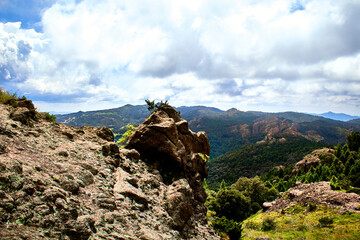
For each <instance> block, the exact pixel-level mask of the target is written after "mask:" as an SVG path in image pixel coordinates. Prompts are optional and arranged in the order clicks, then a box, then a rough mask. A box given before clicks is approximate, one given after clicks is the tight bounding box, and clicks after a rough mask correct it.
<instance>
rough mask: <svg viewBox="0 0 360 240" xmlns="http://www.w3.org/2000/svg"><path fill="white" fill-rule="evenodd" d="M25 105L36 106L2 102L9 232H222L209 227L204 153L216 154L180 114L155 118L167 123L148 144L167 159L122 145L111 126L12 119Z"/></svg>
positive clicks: (1, 184)
mask: <svg viewBox="0 0 360 240" xmlns="http://www.w3.org/2000/svg"><path fill="white" fill-rule="evenodd" d="M19 108H20V109H21V108H26V109H28V110H30V109H29V108H27V107H26V105H25V103H24V105H22V106H20V105H18V106H16V105H14V106H13V105H9V104H8V105H5V104H0V236H1V239H109V240H111V239H156V240H157V239H219V237H218V236H217V235H216V234H215V232H214V231H213V230H212V229H211V228H209V226H207V224H206V217H205V212H206V208H205V207H204V204H203V202H204V200H205V195H204V190H203V189H202V187H201V181H202V179H203V177H204V176H206V173H207V169H206V166H205V163H204V162H203V160H202V159H199V158H198V157H197V156H199V155H197V154H196V153H204V154H208V153H209V146H208V141H207V138H206V136H205V134H204V133H198V134H195V133H192V132H191V131H189V130H188V128H187V123H186V122H184V121H183V120H182V119H180V117H179V116H176V115H171V112H170V114H168V113H166V112H158V113H156V114H153V115H152V116H151V117H150V118H149V119H158V120H159V122H158V123H154V122H153V123H152V125H155V126H153V127H151V131H152V132H151V134H155V133H156V134H155V135H153V138H154V142H155V143H156V144H154V143H151V139H150V138H149V139H146V141H145V142H146V143H149V146H148V147H147V148H144V149H146V150H147V151H149V152H151V153H152V154H153V153H154V154H155V155H156V156H157V157H162V158H161V159H160V158H156V159H157V160H156V161H153V162H152V161H150V160H149V159H148V157H149V156H153V155H147V153H148V152H147V151H143V150H142V149H140V148H137V147H133V148H129V149H119V148H118V147H117V146H116V145H115V144H114V143H112V142H111V140H112V139H113V138H112V137H113V136H112V134H111V133H110V132H109V131H108V129H105V128H101V129H99V128H94V127H89V126H85V127H81V128H78V127H69V126H65V125H63V124H58V123H51V122H48V121H46V120H44V119H41V118H40V119H37V118H36V117H34V116H33V115H32V114H30V115H27V114H24V115H23V117H24V119H22V120H19V119H17V118H15V119H14V118H11V117H13V116H14V115H13V114H14V113H16V112H17V111H18V112H21V111H22V110H21V111H20V110H18V109H19ZM30 108H31V107H30ZM23 110H24V109H23ZM164 118H166V121H163V120H164ZM149 119H148V120H147V122H148V123H151V122H152V121H150V120H149ZM156 124H158V125H156ZM170 130H172V131H170ZM157 132H160V133H157ZM144 134H146V133H144ZM165 135H166V137H165ZM156 137H158V138H156ZM155 138H156V139H155ZM143 140H144V138H141V141H143ZM161 140H163V141H164V142H161ZM133 141H136V137H133ZM141 141H140V142H141ZM203 145H204V146H203ZM156 149H157V150H156ZM158 151H159V152H160V154H156V153H157V152H158ZM145 160H146V161H145ZM164 162H169V163H170V162H171V164H170V165H169V166H173V163H176V164H177V165H175V166H176V167H177V168H176V169H175V170H174V172H176V174H175V175H173V177H174V178H175V179H174V181H172V179H170V180H169V182H166V181H164V178H165V177H164V176H163V172H161V171H160V170H162V169H164V168H162V167H161V164H163V163H164ZM154 163H156V164H154ZM182 171H184V172H182Z"/></svg>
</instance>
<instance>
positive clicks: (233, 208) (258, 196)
mask: <svg viewBox="0 0 360 240" xmlns="http://www.w3.org/2000/svg"><path fill="white" fill-rule="evenodd" d="M346 139H347V141H346V143H345V144H344V145H340V144H339V145H338V146H335V147H333V146H329V147H330V149H332V151H328V152H327V153H324V154H319V156H318V157H319V159H320V160H321V163H319V164H318V165H317V166H316V167H313V166H311V167H310V168H309V169H302V170H300V171H297V172H296V173H294V171H293V170H294V164H288V165H287V166H285V167H281V168H273V169H271V170H270V171H267V172H265V173H263V174H261V175H260V177H259V176H255V177H253V178H247V177H240V178H238V179H237V181H235V182H233V184H231V185H227V184H226V182H225V180H222V182H221V184H220V186H219V188H218V189H217V190H214V189H210V188H209V185H208V184H207V182H206V181H204V188H205V190H206V192H207V194H208V198H207V201H206V206H207V207H208V218H209V222H210V224H211V225H212V226H213V227H214V228H215V229H216V230H217V231H218V232H219V233H220V234H221V235H222V237H223V238H224V239H226V238H227V237H229V238H230V239H239V238H240V237H241V233H242V231H243V227H242V222H243V221H244V220H245V219H247V218H249V217H250V216H251V215H253V214H255V213H257V212H258V211H259V210H261V209H262V207H261V206H262V204H263V203H264V202H267V201H272V200H274V199H275V198H276V197H277V196H278V193H279V192H284V191H286V190H288V189H289V188H291V187H292V186H294V184H295V183H296V182H297V181H300V182H302V183H313V182H319V181H330V186H331V188H332V189H333V190H337V191H344V192H354V193H357V194H360V133H359V132H358V131H354V132H352V133H350V134H348V135H347V136H346ZM289 148H290V146H289ZM276 149H277V148H276V147H275V148H271V150H270V149H268V154H269V156H268V158H265V159H271V156H272V153H271V152H272V151H273V150H274V151H275V152H276V151H277V150H276ZM264 151H265V149H264ZM246 152H247V151H243V152H242V153H244V156H245V157H244V158H245V159H246V154H245V153H246ZM265 156H266V155H265ZM249 161H250V160H249ZM243 164H244V162H243ZM228 179H231V178H228ZM273 224H275V223H274V222H273V220H271V219H267V220H263V222H262V225H261V226H260V227H259V229H261V230H263V231H266V230H271V229H272V228H273V226H272V225H273Z"/></svg>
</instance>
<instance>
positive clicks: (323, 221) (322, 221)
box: [319, 217, 334, 227]
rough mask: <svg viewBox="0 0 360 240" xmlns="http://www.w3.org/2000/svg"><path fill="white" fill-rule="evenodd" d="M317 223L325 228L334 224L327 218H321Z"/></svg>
mask: <svg viewBox="0 0 360 240" xmlns="http://www.w3.org/2000/svg"><path fill="white" fill-rule="evenodd" d="M319 223H320V226H321V227H327V226H330V225H331V224H333V223H334V220H333V219H331V218H329V217H323V218H320V219H319Z"/></svg>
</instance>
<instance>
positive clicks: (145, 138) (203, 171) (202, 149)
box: [125, 107, 210, 181]
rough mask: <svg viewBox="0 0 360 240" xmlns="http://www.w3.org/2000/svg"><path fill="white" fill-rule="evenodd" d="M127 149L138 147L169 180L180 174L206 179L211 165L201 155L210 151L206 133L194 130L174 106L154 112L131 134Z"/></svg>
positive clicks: (180, 175) (144, 156)
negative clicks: (198, 175)
mask: <svg viewBox="0 0 360 240" xmlns="http://www.w3.org/2000/svg"><path fill="white" fill-rule="evenodd" d="M125 147H126V148H128V149H132V148H134V149H136V150H137V151H138V152H139V153H140V155H141V156H142V157H143V158H144V159H147V162H148V163H150V164H152V165H154V166H155V167H156V168H159V170H160V172H161V173H162V175H163V177H164V178H165V180H166V181H171V180H172V179H173V178H175V179H179V178H181V177H185V178H187V180H190V181H192V179H193V178H194V176H195V175H196V174H200V178H201V179H203V178H204V177H206V176H207V172H208V168H207V167H206V163H205V160H204V159H203V157H202V156H206V155H207V156H208V155H209V153H210V144H209V140H208V138H207V136H206V134H205V132H198V133H193V132H192V131H191V130H189V127H188V123H187V121H185V120H183V119H181V118H180V116H179V114H178V113H177V112H176V111H175V109H174V108H172V107H166V108H164V110H163V111H157V112H155V113H153V114H152V115H151V116H150V117H149V118H147V119H146V120H145V122H144V123H143V124H141V125H140V126H139V127H138V128H137V130H136V131H135V132H134V133H133V135H132V136H131V137H130V139H129V141H128V142H127V144H126V146H125Z"/></svg>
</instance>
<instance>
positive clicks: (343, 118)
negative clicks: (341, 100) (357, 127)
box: [311, 112, 360, 122]
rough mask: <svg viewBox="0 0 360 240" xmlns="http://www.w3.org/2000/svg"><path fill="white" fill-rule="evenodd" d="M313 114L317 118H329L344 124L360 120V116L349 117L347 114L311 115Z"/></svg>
mask: <svg viewBox="0 0 360 240" xmlns="http://www.w3.org/2000/svg"><path fill="white" fill-rule="evenodd" d="M311 114H312V115H315V116H321V117H325V118H329V119H332V120H338V121H343V122H347V121H351V120H354V119H360V116H352V115H348V114H345V113H334V112H326V113H322V114H316V113H311Z"/></svg>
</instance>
